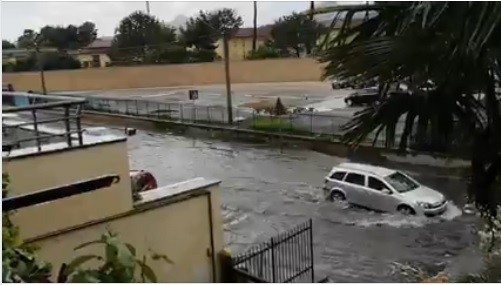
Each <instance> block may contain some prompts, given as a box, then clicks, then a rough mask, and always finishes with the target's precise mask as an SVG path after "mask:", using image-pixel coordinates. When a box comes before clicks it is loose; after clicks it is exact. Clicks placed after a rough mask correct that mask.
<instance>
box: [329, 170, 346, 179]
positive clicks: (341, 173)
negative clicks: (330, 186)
mask: <svg viewBox="0 0 501 285" xmlns="http://www.w3.org/2000/svg"><path fill="white" fill-rule="evenodd" d="M345 175H346V171H336V172H334V173H332V175H331V179H334V180H340V181H343V178H344V176H345Z"/></svg>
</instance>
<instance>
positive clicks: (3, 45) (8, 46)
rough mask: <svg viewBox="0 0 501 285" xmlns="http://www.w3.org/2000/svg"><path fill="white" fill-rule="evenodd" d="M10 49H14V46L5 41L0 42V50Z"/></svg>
mask: <svg viewBox="0 0 501 285" xmlns="http://www.w3.org/2000/svg"><path fill="white" fill-rule="evenodd" d="M12 48H16V46H15V45H14V44H12V43H11V42H9V41H7V40H2V49H12Z"/></svg>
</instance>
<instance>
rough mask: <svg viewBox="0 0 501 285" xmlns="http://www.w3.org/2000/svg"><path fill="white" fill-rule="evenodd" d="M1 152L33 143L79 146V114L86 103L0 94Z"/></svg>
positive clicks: (80, 135)
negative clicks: (0, 111) (0, 116)
mask: <svg viewBox="0 0 501 285" xmlns="http://www.w3.org/2000/svg"><path fill="white" fill-rule="evenodd" d="M2 99H3V107H2V112H3V114H2V127H3V131H2V136H3V143H2V151H10V150H12V149H16V148H23V147H26V146H32V145H33V143H34V144H35V146H36V148H37V150H38V151H41V150H42V145H44V144H45V143H53V142H55V141H57V142H61V141H63V142H66V143H67V145H68V147H74V146H81V145H83V140H82V128H81V122H80V115H81V111H82V108H83V104H85V102H86V100H85V99H82V98H69V97H63V96H54V95H38V94H31V93H24V92H2Z"/></svg>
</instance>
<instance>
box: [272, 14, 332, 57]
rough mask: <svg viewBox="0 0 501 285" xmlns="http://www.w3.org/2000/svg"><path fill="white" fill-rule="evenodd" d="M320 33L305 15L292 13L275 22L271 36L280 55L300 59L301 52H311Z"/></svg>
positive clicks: (321, 29)
mask: <svg viewBox="0 0 501 285" xmlns="http://www.w3.org/2000/svg"><path fill="white" fill-rule="evenodd" d="M322 32H323V28H322V27H321V26H320V25H319V24H318V23H317V22H315V21H314V20H311V19H309V18H308V16H307V15H305V14H298V13H293V14H292V15H289V16H284V17H282V18H280V19H279V20H278V21H275V23H274V24H273V28H272V30H271V36H272V38H273V45H274V47H275V48H277V49H279V50H280V51H281V53H282V55H284V56H288V55H295V56H297V57H300V56H301V54H302V53H303V52H306V53H310V52H311V50H312V49H313V47H315V46H316V41H317V39H318V37H319V36H320V34H321V33H322Z"/></svg>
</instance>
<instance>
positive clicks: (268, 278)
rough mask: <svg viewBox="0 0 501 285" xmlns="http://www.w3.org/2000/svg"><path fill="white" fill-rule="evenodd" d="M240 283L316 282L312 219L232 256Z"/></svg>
mask: <svg viewBox="0 0 501 285" xmlns="http://www.w3.org/2000/svg"><path fill="white" fill-rule="evenodd" d="M232 265H233V270H234V271H235V272H234V273H235V274H236V275H237V276H238V279H239V282H255V283H261V282H262V283H266V282H273V283H291V282H301V283H313V282H314V279H315V275H314V269H313V224H312V220H311V219H310V220H309V221H307V222H305V223H303V224H301V225H299V226H297V227H295V228H293V229H292V230H290V231H287V232H285V233H282V234H279V235H278V236H275V237H272V238H271V239H270V240H269V241H266V242H263V243H261V244H258V245H256V246H253V247H252V248H251V249H250V250H248V251H246V252H245V253H242V254H240V255H237V256H236V257H233V258H232Z"/></svg>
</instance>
